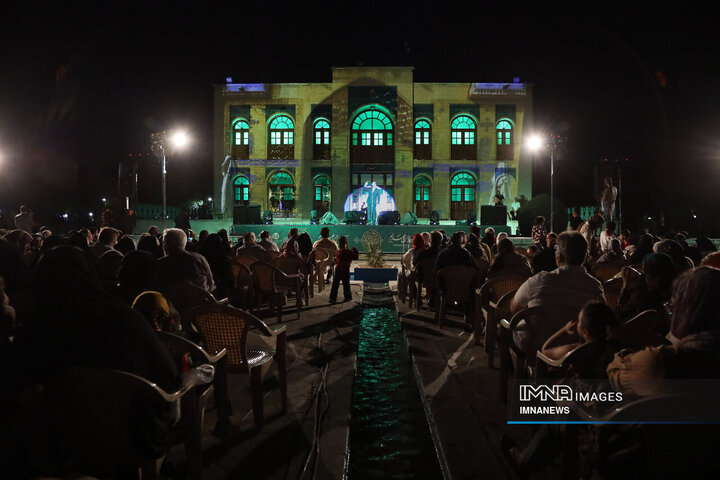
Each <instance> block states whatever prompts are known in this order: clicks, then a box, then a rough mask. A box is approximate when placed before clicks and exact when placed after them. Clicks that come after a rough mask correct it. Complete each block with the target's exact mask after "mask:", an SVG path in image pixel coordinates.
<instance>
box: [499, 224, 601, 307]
mask: <svg viewBox="0 0 720 480" xmlns="http://www.w3.org/2000/svg"><path fill="white" fill-rule="evenodd" d="M586 254H587V242H586V241H585V238H584V237H583V236H582V235H580V234H579V233H577V232H571V231H568V232H563V233H561V234H560V235H558V239H557V249H556V250H555V261H556V262H557V264H558V268H556V269H555V270H553V271H551V272H540V273H538V274H537V275H535V276H533V277H530V278H528V279H527V280H526V281H525V283H523V284H522V285H521V286H520V288H519V289H518V291H517V292H516V293H515V297H514V298H513V301H512V303H511V305H510V310H511V311H512V313H517V312H518V311H520V310H522V309H523V308H527V307H537V306H541V305H557V306H566V307H571V308H577V310H578V311H580V309H581V308H582V307H583V306H584V305H585V304H586V303H587V302H589V301H592V300H597V301H601V302H604V301H605V297H604V292H603V287H602V284H601V283H600V281H599V280H597V279H596V278H595V277H593V276H592V275H590V274H588V273H587V271H586V270H585V267H583V266H582V264H583V262H584V261H585V255H586Z"/></svg>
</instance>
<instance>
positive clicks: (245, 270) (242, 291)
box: [230, 264, 254, 308]
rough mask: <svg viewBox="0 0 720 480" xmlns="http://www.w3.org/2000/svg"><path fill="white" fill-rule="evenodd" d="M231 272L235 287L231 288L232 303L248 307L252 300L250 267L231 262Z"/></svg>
mask: <svg viewBox="0 0 720 480" xmlns="http://www.w3.org/2000/svg"><path fill="white" fill-rule="evenodd" d="M233 273H234V275H235V287H234V289H233V294H232V295H233V298H232V300H231V302H230V303H231V304H232V305H239V306H242V307H244V308H250V306H251V305H252V301H253V298H254V296H253V289H252V287H253V281H252V272H251V271H250V267H248V266H245V265H243V264H233Z"/></svg>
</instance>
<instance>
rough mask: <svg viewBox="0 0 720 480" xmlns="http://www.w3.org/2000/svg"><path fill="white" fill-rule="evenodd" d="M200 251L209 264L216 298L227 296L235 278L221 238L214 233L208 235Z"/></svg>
mask: <svg viewBox="0 0 720 480" xmlns="http://www.w3.org/2000/svg"><path fill="white" fill-rule="evenodd" d="M200 253H201V254H202V256H203V257H205V260H207V263H208V265H210V271H211V272H212V276H213V280H214V282H215V287H216V290H215V295H216V296H217V297H218V298H229V297H230V295H231V294H232V290H233V287H234V286H235V278H234V276H233V270H232V266H231V265H230V257H228V255H227V254H226V253H225V247H224V246H223V240H222V238H220V236H219V235H218V234H216V233H211V234H210V235H208V237H207V238H206V239H205V242H204V244H203V247H202V250H201V251H200Z"/></svg>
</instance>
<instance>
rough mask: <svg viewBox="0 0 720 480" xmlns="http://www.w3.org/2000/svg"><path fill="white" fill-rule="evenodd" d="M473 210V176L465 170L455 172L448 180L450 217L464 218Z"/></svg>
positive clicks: (455, 218)
mask: <svg viewBox="0 0 720 480" xmlns="http://www.w3.org/2000/svg"><path fill="white" fill-rule="evenodd" d="M474 211H475V177H473V176H472V175H470V174H469V173H467V172H460V173H457V174H455V176H453V177H452V180H451V181H450V218H452V219H454V220H465V219H466V218H467V215H468V213H470V212H474Z"/></svg>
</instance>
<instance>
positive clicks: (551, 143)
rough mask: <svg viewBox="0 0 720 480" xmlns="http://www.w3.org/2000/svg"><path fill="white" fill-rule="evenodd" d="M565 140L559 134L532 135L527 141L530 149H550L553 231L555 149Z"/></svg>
mask: <svg viewBox="0 0 720 480" xmlns="http://www.w3.org/2000/svg"><path fill="white" fill-rule="evenodd" d="M566 141H567V137H561V136H560V135H547V136H545V135H532V136H531V137H530V138H528V141H527V145H528V147H529V148H530V150H532V151H535V152H538V151H540V150H542V149H549V150H550V230H551V231H553V232H554V231H555V196H554V189H555V165H554V164H555V150H556V149H557V148H558V147H559V146H560V145H562V144H563V143H565V142H566Z"/></svg>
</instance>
